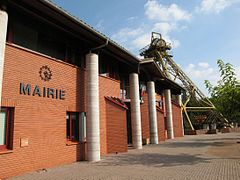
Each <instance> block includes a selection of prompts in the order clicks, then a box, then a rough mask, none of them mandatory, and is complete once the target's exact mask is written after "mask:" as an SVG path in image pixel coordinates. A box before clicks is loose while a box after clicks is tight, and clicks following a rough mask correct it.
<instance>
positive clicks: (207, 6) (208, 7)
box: [197, 0, 240, 13]
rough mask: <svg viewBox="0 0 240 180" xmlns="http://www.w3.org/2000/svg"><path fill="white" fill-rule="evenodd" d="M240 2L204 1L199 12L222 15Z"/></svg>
mask: <svg viewBox="0 0 240 180" xmlns="http://www.w3.org/2000/svg"><path fill="white" fill-rule="evenodd" d="M239 2H240V0H202V2H201V5H200V7H198V8H197V10H199V11H201V12H204V13H211V12H214V13H220V12H221V11H223V10H224V9H226V8H227V7H229V6H232V5H233V4H235V3H239Z"/></svg>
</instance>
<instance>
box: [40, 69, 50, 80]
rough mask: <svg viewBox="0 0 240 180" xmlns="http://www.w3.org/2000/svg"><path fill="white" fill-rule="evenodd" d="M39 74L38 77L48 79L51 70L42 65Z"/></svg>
mask: <svg viewBox="0 0 240 180" xmlns="http://www.w3.org/2000/svg"><path fill="white" fill-rule="evenodd" d="M39 74H40V75H39V76H40V78H41V79H42V80H44V81H49V80H50V79H51V78H52V71H51V70H50V68H49V67H48V66H42V67H41V68H40V71H39Z"/></svg>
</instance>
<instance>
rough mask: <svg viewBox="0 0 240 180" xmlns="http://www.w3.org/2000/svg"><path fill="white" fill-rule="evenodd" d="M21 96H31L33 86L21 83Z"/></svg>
mask: <svg viewBox="0 0 240 180" xmlns="http://www.w3.org/2000/svg"><path fill="white" fill-rule="evenodd" d="M20 94H24V95H26V94H27V95H30V94H31V85H30V84H27V85H26V86H25V85H24V83H20Z"/></svg>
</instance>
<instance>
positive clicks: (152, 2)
mask: <svg viewBox="0 0 240 180" xmlns="http://www.w3.org/2000/svg"><path fill="white" fill-rule="evenodd" d="M144 8H145V15H146V16H147V17H148V18H149V19H151V20H158V21H180V20H187V21H188V20H190V19H191V16H192V15H191V14H190V13H189V12H187V11H185V10H183V9H181V8H180V7H179V6H178V5H177V4H171V5H169V6H165V5H162V4H160V3H158V2H157V1H156V0H149V1H148V2H147V3H146V4H145V5H144Z"/></svg>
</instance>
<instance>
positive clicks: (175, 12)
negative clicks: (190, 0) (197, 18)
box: [111, 0, 191, 53]
mask: <svg viewBox="0 0 240 180" xmlns="http://www.w3.org/2000/svg"><path fill="white" fill-rule="evenodd" d="M144 8H145V15H146V17H147V20H145V21H144V23H142V24H140V25H139V26H135V27H131V26H129V27H124V28H122V29H120V30H119V31H118V32H116V33H115V34H113V35H112V36H111V38H112V39H114V40H115V41H116V42H118V43H120V44H122V45H123V46H125V47H127V48H129V49H130V50H131V51H135V53H136V52H138V50H139V49H141V48H143V47H145V46H146V45H148V44H150V42H151V32H159V33H161V35H162V37H163V38H164V39H165V41H166V42H167V43H170V44H171V46H172V48H178V47H179V46H180V44H181V43H180V41H179V40H177V39H175V38H173V37H172V36H171V35H170V34H171V33H172V32H173V31H181V30H184V29H186V28H187V26H186V25H184V24H182V23H180V21H181V22H182V21H183V20H184V21H188V20H190V18H191V14H190V13H188V12H187V11H185V10H183V9H181V8H180V7H179V6H178V5H176V4H170V5H169V6H165V5H162V4H160V3H159V2H158V1H157V0H152V1H147V2H146V4H145V5H144ZM136 18H138V17H135V16H133V17H129V18H128V19H127V21H132V20H135V19H136Z"/></svg>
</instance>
